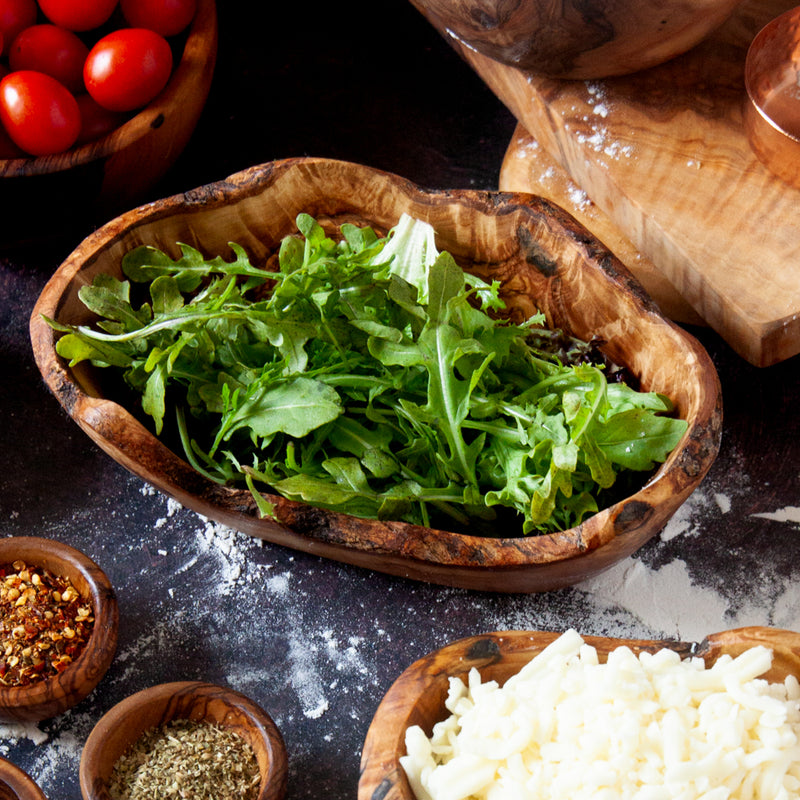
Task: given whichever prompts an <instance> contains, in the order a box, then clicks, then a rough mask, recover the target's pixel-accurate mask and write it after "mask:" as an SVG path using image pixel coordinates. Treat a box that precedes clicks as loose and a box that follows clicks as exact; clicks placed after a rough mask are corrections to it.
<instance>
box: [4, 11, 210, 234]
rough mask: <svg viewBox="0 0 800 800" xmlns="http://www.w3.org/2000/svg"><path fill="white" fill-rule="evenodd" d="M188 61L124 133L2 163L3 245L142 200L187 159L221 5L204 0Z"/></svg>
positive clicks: (189, 35)
mask: <svg viewBox="0 0 800 800" xmlns="http://www.w3.org/2000/svg"><path fill="white" fill-rule="evenodd" d="M180 36H185V37H186V41H185V44H184V46H183V53H182V55H181V57H180V60H178V59H177V57H176V60H175V66H174V68H173V72H172V76H171V77H170V80H169V82H168V83H167V85H166V87H165V88H164V89H163V90H162V92H161V93H160V94H159V95H158V97H156V98H155V99H154V100H153V101H152V102H150V103H149V104H148V105H147V106H145V107H144V108H143V109H141V110H140V111H138V112H137V113H136V114H135V116H133V117H131V118H130V119H129V120H127V121H126V122H125V123H124V124H123V125H121V126H120V127H119V128H117V129H116V130H114V131H112V132H111V133H109V134H108V135H106V136H104V137H102V138H101V139H98V140H96V141H94V142H89V143H87V144H83V145H79V146H76V147H73V148H72V149H70V150H68V151H66V152H64V153H57V154H55V155H50V156H39V157H32V156H31V157H27V158H11V159H0V208H2V209H3V220H2V224H1V225H0V246H11V245H16V244H18V243H20V242H24V241H27V240H30V239H31V238H35V239H41V238H42V237H43V236H47V235H49V234H50V233H51V232H53V231H56V232H59V231H62V230H67V229H68V226H69V225H70V223H74V222H82V223H83V224H84V225H85V224H86V220H87V218H89V215H90V214H92V213H97V212H105V217H104V218H106V219H107V218H108V217H109V216H111V215H113V214H117V213H119V212H120V211H122V210H123V209H127V208H130V207H131V206H132V205H135V204H136V203H138V202H140V201H141V200H142V198H143V196H144V194H145V193H146V192H147V190H148V189H150V188H151V187H152V186H154V185H155V183H156V182H157V181H158V180H159V179H160V178H161V177H162V176H163V175H164V174H165V173H166V171H167V170H168V169H169V168H170V167H171V166H172V164H173V163H174V161H175V159H176V158H177V157H178V156H179V155H180V154H181V152H182V151H183V149H184V147H185V146H186V144H187V142H188V141H189V137H190V136H191V134H192V131H194V128H195V126H196V124H197V121H198V119H199V118H200V113H201V112H202V110H203V106H204V105H205V102H206V99H207V97H208V92H209V89H210V87H211V79H212V77H213V73H214V65H215V63H216V56H217V13H216V5H215V0H198V3H197V11H196V13H195V16H194V19H193V20H192V23H191V25H190V27H189V30H188V32H186V33H184V34H181V35H180Z"/></svg>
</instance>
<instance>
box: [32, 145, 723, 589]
mask: <svg viewBox="0 0 800 800" xmlns="http://www.w3.org/2000/svg"><path fill="white" fill-rule="evenodd" d="M301 211H305V212H308V213H309V214H311V215H312V216H314V217H316V218H317V219H319V221H320V222H321V223H323V224H324V225H328V226H330V227H331V228H334V227H338V225H339V224H341V223H342V222H344V221H352V222H356V223H358V224H370V225H372V226H373V227H374V228H375V229H376V230H378V231H383V232H385V231H387V230H388V229H389V228H391V227H392V226H394V225H395V224H396V222H397V220H398V219H399V217H400V215H401V213H402V212H404V211H405V212H408V213H409V214H411V215H412V216H415V217H417V218H420V219H424V220H427V221H428V222H430V223H431V224H432V225H433V227H434V229H435V230H436V231H437V232H438V237H439V243H440V245H441V246H440V249H442V250H449V251H450V252H451V253H452V254H453V256H454V257H455V258H456V260H457V261H459V262H460V263H462V265H463V264H471V265H472V266H473V268H474V269H475V271H476V272H479V273H480V274H481V275H482V277H484V278H491V279H497V280H499V281H500V282H501V284H502V286H503V289H502V294H503V295H504V297H505V299H506V301H507V304H508V306H509V307H510V309H512V311H513V312H515V313H517V314H518V315H524V317H525V318H527V317H528V316H529V315H530V314H531V313H533V312H534V310H535V308H536V307H539V308H540V309H541V310H542V311H543V312H544V313H545V315H546V316H547V319H548V322H549V324H550V326H551V327H556V328H563V329H564V330H565V331H566V332H568V333H571V334H574V335H576V336H578V337H580V338H583V339H589V338H591V337H592V336H595V335H596V336H598V337H599V338H600V339H601V340H603V341H604V342H605V345H604V346H603V349H604V350H605V351H606V353H607V354H608V355H609V356H610V357H611V358H612V360H614V361H616V362H617V363H620V364H623V365H625V366H627V367H628V368H629V369H630V370H631V372H632V374H633V375H634V376H635V377H636V378H637V379H638V380H639V381H640V382H641V385H642V387H643V388H644V389H647V390H655V391H659V392H663V393H665V394H667V395H669V396H670V397H671V398H672V400H673V401H674V403H675V404H676V407H677V411H678V413H679V415H680V416H681V417H682V418H684V419H685V420H687V422H688V430H687V431H686V433H685V435H684V436H683V438H682V439H681V441H680V442H679V444H678V446H677V448H676V449H675V450H674V451H673V452H672V453H671V455H670V456H669V458H668V460H667V461H666V463H665V464H663V465H662V466H661V468H660V469H659V470H658V472H657V473H656V474H655V476H654V477H653V478H651V479H649V480H647V479H646V478H643V482H644V481H645V480H646V481H647V482H646V485H644V486H643V487H642V488H641V489H640V490H639V491H637V492H635V494H633V495H632V496H630V497H628V498H627V499H625V500H623V501H621V502H617V503H615V504H614V505H612V506H611V507H609V508H606V509H604V510H603V511H601V512H600V513H598V514H595V515H594V516H592V517H591V518H588V519H586V520H585V521H584V522H583V524H581V525H580V526H578V527H576V528H573V529H571V530H568V531H565V532H562V533H554V534H548V535H542V536H530V537H527V538H521V536H520V535H518V534H520V533H521V531H515V530H505V529H504V530H498V532H497V538H494V537H486V536H477V535H467V534H464V533H456V532H450V531H443V530H430V529H426V528H423V527H419V526H414V525H410V524H406V523H401V522H377V521H374V520H365V519H359V518H355V517H352V516H348V515H344V514H337V513H332V512H328V511H323V510H320V509H317V508H312V507H310V506H308V505H305V504H302V503H297V502H290V501H288V500H285V499H283V498H279V497H276V496H269V500H270V502H272V503H273V505H274V508H275V515H276V518H277V519H276V520H270V519H262V518H260V516H259V513H258V510H257V508H256V506H255V503H254V501H253V499H252V497H251V496H250V493H249V492H248V491H247V490H246V489H236V488H230V487H225V486H220V485H218V484H215V483H212V482H211V481H209V480H208V479H206V478H204V477H203V476H202V475H200V474H199V473H198V472H196V471H195V470H193V469H192V468H191V467H190V466H189V465H188V464H187V463H186V462H185V461H184V460H183V459H182V458H181V457H179V456H178V455H176V454H175V453H174V452H172V451H170V450H169V449H168V448H167V447H166V446H165V445H164V444H163V443H161V442H160V441H158V440H157V439H156V438H155V436H154V435H153V434H152V433H151V432H150V431H149V430H148V429H147V428H146V427H145V426H144V425H142V424H141V423H140V422H139V421H137V419H135V418H134V416H133V415H132V414H131V413H130V412H129V411H127V410H126V409H125V408H123V407H122V406H121V405H120V404H119V403H118V402H116V401H115V398H114V397H112V396H107V394H106V393H104V390H103V387H102V383H101V381H102V376H101V375H100V372H102V371H101V370H93V369H91V368H84V367H82V366H81V365H79V367H77V368H75V369H70V368H68V366H67V365H66V364H65V363H64V361H63V360H62V359H61V358H59V356H58V355H57V354H56V351H55V340H56V337H55V335H54V332H53V330H52V328H51V327H50V326H49V325H48V324H47V323H46V322H45V321H44V319H43V315H44V316H46V317H49V318H51V319H52V318H54V319H56V320H59V321H61V322H66V323H89V322H91V314H89V313H88V312H87V311H86V309H85V308H84V306H83V305H82V304H81V302H80V301H79V299H78V290H79V289H80V287H81V286H83V285H85V284H87V283H91V282H92V280H93V278H94V276H95V275H97V274H99V273H110V274H114V275H116V276H118V277H120V276H121V271H120V260H121V257H122V255H123V254H124V253H125V252H126V251H128V250H129V249H130V248H132V247H134V246H136V245H139V244H144V243H148V244H152V245H155V246H157V247H159V248H161V249H164V250H166V251H168V252H170V253H173V255H175V254H176V250H175V242H183V243H186V244H189V245H192V246H194V247H196V248H198V249H200V250H201V251H203V252H205V253H207V254H209V256H211V255H222V254H225V255H223V257H226V258H227V257H228V254H229V248H228V243H229V242H237V243H239V244H240V245H241V246H242V247H244V248H245V250H247V251H248V252H249V254H250V257H251V260H252V261H253V263H262V261H263V260H264V258H265V257H266V256H267V255H268V254H270V253H271V252H273V251H274V250H275V248H276V246H277V245H278V243H279V242H280V240H281V239H282V237H283V236H284V235H286V234H289V233H293V232H294V231H295V230H296V228H295V218H296V215H297V214H298V213H299V212H301ZM31 339H32V343H33V350H34V353H35V357H36V361H37V364H38V366H39V369H40V370H41V373H42V375H43V376H44V380H45V382H46V384H47V386H49V387H50V389H51V391H52V392H53V394H54V395H55V396H56V398H58V400H59V402H60V403H61V404H62V405H63V407H64V408H65V409H66V411H67V412H68V413H69V414H70V416H72V418H73V419H74V420H75V421H76V422H77V423H78V424H79V425H80V426H81V427H82V428H83V430H84V431H86V433H87V434H88V435H89V436H91V437H92V438H93V439H94V440H95V442H96V443H97V444H98V445H99V446H100V447H102V448H103V449H104V450H105V451H106V452H107V453H109V454H110V455H111V456H112V457H113V458H114V459H116V460H117V461H118V462H119V463H120V464H122V465H124V466H125V467H126V468H128V469H130V470H131V471H132V472H134V473H136V474H137V475H139V476H141V477H142V478H143V479H144V480H146V481H148V482H149V483H151V484H152V485H153V486H155V487H157V488H158V489H160V490H161V491H163V492H165V493H166V494H169V495H171V496H172V497H173V498H175V499H176V500H178V501H179V502H180V503H182V504H183V505H184V506H187V507H189V508H192V509H194V510H195V511H197V512H199V513H201V514H203V515H205V516H207V517H209V518H211V519H214V520H216V521H217V522H220V523H223V524H225V525H229V526H231V527H233V528H237V529H239V530H241V531H244V532H246V533H248V534H251V535H253V536H257V537H261V538H263V539H266V540H268V541H271V542H275V543H278V544H282V545H287V546H289V547H293V548H296V549H299V550H303V551H305V552H309V553H314V554H317V555H322V556H326V557H328V558H333V559H338V560H340V561H344V562H347V563H350V564H356V565H358V566H362V567H367V568H370V569H376V570H380V571H383V572H387V573H391V574H394V575H401V576H405V577H409V578H413V579H417V580H424V581H431V582H435V583H441V584H447V585H453V586H462V587H466V588H473V589H484V590H493V591H506V592H531V591H543V590H547V589H554V588H558V587H563V586H568V585H570V584H574V583H576V582H578V581H581V580H583V579H585V578H588V577H589V576H591V575H594V574H596V573H598V572H600V571H601V570H603V569H605V568H607V567H609V566H611V565H612V564H614V563H616V562H617V561H619V560H620V559H622V558H624V557H626V556H627V555H629V554H630V553H632V552H634V551H635V550H636V549H637V548H639V547H641V546H642V544H644V542H646V541H647V540H648V539H649V538H650V537H651V536H653V535H655V534H656V533H657V532H658V531H660V530H661V528H662V527H663V526H664V525H665V524H666V522H667V520H668V519H669V518H670V516H671V515H672V514H673V513H674V512H675V511H676V510H677V508H678V507H679V506H680V505H681V504H682V503H683V501H684V500H685V499H686V498H687V497H688V495H689V494H690V493H691V492H692V491H693V490H694V489H695V488H696V487H697V485H698V484H699V483H700V481H701V480H702V478H703V476H704V475H705V474H706V472H707V471H708V469H709V467H710V466H711V464H712V462H713V461H714V458H715V457H716V454H717V451H718V448H719V442H720V431H721V418H722V412H721V399H720V387H719V380H718V376H717V373H716V370H715V369H714V366H713V364H712V362H711V360H710V359H709V357H708V354H707V353H706V352H705V350H704V349H703V348H702V347H701V346H700V345H699V343H698V342H697V341H696V340H695V339H694V338H692V337H691V336H689V335H688V334H687V333H685V332H684V331H683V330H681V329H680V328H678V327H677V326H675V325H674V324H673V323H671V322H670V321H668V320H667V319H665V318H664V317H663V316H662V314H661V313H660V312H659V310H658V308H657V307H656V305H655V304H654V303H653V302H652V301H651V300H650V298H649V297H648V296H647V295H646V294H645V293H644V292H643V290H642V289H641V287H640V286H639V284H638V283H636V282H635V281H634V279H633V278H632V277H631V275H630V273H629V272H628V271H627V270H626V269H625V267H624V266H623V265H622V264H621V263H620V262H619V260H618V259H616V258H615V257H614V256H613V255H612V254H611V253H610V252H609V251H608V250H607V249H606V248H605V247H604V246H603V245H602V244H601V243H600V242H599V241H598V240H596V239H595V238H594V237H593V236H592V235H591V234H590V233H589V232H588V231H587V230H586V229H585V228H583V227H581V226H580V225H579V224H578V223H577V222H576V221H575V220H574V219H573V218H572V217H570V216H569V215H568V214H567V213H566V212H564V211H563V210H562V209H560V208H559V207H557V206H555V205H553V204H551V203H549V202H547V201H544V200H542V199H541V198H538V197H534V196H532V195H521V194H500V193H494V192H478V191H426V190H423V189H421V188H420V187H418V186H415V185H414V184H412V183H410V182H409V181H407V180H405V179H403V178H400V177H398V176H396V175H391V174H388V173H385V172H382V171H379V170H375V169H371V168H368V167H364V166H359V165H357V164H351V163H348V162H341V161H333V160H328V159H319V158H297V159H287V160H284V161H277V162H273V163H269V164H264V165H260V166H256V167H252V168H250V169H248V170H245V171H243V172H240V173H238V174H236V175H232V176H230V177H229V178H227V179H225V180H223V181H219V182H218V183H215V184H211V185H208V186H203V187H200V188H198V189H195V190H193V191H191V192H187V193H186V194H184V195H180V196H175V197H170V198H166V199H164V200H162V201H158V202H156V203H152V204H148V205H147V206H143V207H141V208H138V209H135V210H133V211H131V212H129V213H127V214H124V215H123V216H121V217H119V218H117V219H115V220H113V221H111V222H110V223H108V224H107V225H106V226H104V227H103V228H101V229H100V230H98V231H97V232H96V233H95V234H93V235H92V236H90V237H89V238H88V239H86V240H85V241H84V242H83V243H82V244H81V245H80V246H79V247H78V248H77V249H76V250H75V251H74V252H73V253H72V254H71V255H70V256H69V257H68V258H67V260H66V261H65V262H64V263H63V264H62V265H61V267H60V268H59V269H58V270H57V271H56V273H55V275H54V276H53V277H52V279H51V280H50V281H49V282H48V284H47V285H46V286H45V288H44V290H43V292H42V294H41V296H40V297H39V300H38V302H37V303H36V306H35V308H34V310H33V314H32V317H31Z"/></svg>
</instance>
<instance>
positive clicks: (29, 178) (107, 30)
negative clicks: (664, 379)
mask: <svg viewBox="0 0 800 800" xmlns="http://www.w3.org/2000/svg"><path fill="white" fill-rule="evenodd" d="M0 47H1V48H2V49H0V206H1V207H2V208H3V209H4V224H3V226H2V229H0V245H12V244H15V243H18V242H21V241H25V240H27V239H30V238H31V237H34V236H35V237H37V238H38V237H41V236H42V235H43V233H45V232H48V231H56V232H57V231H60V230H66V229H67V226H69V225H73V226H74V225H75V224H76V223H78V224H80V223H83V224H86V223H87V221H88V220H90V219H91V215H92V214H95V213H98V214H100V215H101V216H102V217H106V216H108V215H109V214H113V213H117V212H119V211H121V210H123V209H124V208H127V207H130V206H131V205H135V204H136V203H137V202H139V201H141V200H142V199H143V198H144V196H145V194H146V192H147V191H148V189H150V188H151V187H152V186H154V185H155V183H156V182H157V181H158V180H159V179H160V178H161V177H163V175H164V174H165V173H166V171H167V170H168V169H169V168H170V167H171V166H172V164H173V163H174V161H175V159H176V158H177V157H178V156H179V155H180V153H181V152H182V150H183V148H184V147H185V146H186V143H187V142H188V140H189V137H190V136H191V134H192V132H193V130H194V128H195V126H196V124H197V121H198V119H199V117H200V114H201V112H202V110H203V107H204V105H205V101H206V98H207V97H208V91H209V88H210V85H211V79H212V76H213V71H214V66H215V62H216V55H217V15H216V6H215V0H87V1H86V2H83V3H73V2H70V1H69V0H0ZM9 215H10V216H9Z"/></svg>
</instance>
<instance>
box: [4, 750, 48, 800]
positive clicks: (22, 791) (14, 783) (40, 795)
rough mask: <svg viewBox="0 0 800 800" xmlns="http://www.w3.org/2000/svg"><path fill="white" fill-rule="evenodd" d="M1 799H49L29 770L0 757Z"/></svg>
mask: <svg viewBox="0 0 800 800" xmlns="http://www.w3.org/2000/svg"><path fill="white" fill-rule="evenodd" d="M0 800H47V798H46V797H45V794H44V792H43V791H42V790H41V789H40V788H39V787H38V786H37V785H36V782H35V781H34V780H33V778H31V776H30V775H28V773H27V772H25V771H24V770H22V769H20V768H19V767H18V766H17V765H16V764H12V763H11V762H10V761H8V760H7V759H5V758H0Z"/></svg>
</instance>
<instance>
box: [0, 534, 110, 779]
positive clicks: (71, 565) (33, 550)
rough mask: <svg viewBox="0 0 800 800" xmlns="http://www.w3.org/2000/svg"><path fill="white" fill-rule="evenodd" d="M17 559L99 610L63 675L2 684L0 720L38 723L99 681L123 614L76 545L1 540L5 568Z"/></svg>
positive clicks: (96, 569) (101, 576)
mask: <svg viewBox="0 0 800 800" xmlns="http://www.w3.org/2000/svg"><path fill="white" fill-rule="evenodd" d="M17 559H20V560H22V561H24V562H25V563H26V564H27V565H28V566H38V567H42V568H44V569H47V570H49V571H50V572H52V573H53V574H54V575H61V576H63V577H65V578H69V580H70V581H71V583H72V585H73V586H74V587H75V588H76V589H77V590H78V592H79V593H80V595H81V596H82V597H84V598H86V599H87V600H88V601H90V602H91V604H92V609H93V611H94V626H93V629H92V633H91V635H90V637H89V640H88V642H87V643H86V645H85V646H84V649H83V651H82V653H81V654H80V655H79V656H78V657H77V658H76V659H75V661H74V662H73V663H72V664H71V665H70V666H69V667H67V669H65V670H64V672H62V673H60V674H59V675H56V676H53V677H51V678H48V679H46V680H43V681H38V682H35V683H32V684H30V685H28V686H3V685H0V722H15V721H24V722H38V721H40V720H44V719H49V718H51V717H55V716H57V715H58V714H61V713H63V712H64V711H66V710H67V709H69V708H72V706H74V705H76V704H77V703H79V702H80V701H81V700H83V699H84V698H85V697H87V696H88V695H89V693H90V692H91V691H92V690H93V689H94V688H95V687H96V686H97V684H98V683H99V682H100V680H101V679H102V677H103V676H104V675H105V673H106V671H107V670H108V668H109V666H110V665H111V661H112V659H113V658H114V653H115V652H116V649H117V631H118V627H119V610H118V607H117V599H116V594H115V592H114V589H113V587H112V586H111V583H110V581H109V580H108V577H107V576H106V574H105V573H104V572H103V571H102V570H101V569H100V567H99V566H98V565H97V564H95V562H94V561H92V560H91V559H90V558H89V557H88V556H86V555H84V554H83V553H81V552H80V551H79V550H76V549H75V548H74V547H70V546H69V545H67V544H64V543H62V542H57V541H55V540H53V539H43V538H40V537H37V536H12V537H7V538H4V539H0V564H11V563H13V562H14V561H16V560H17ZM0 777H1V776H0Z"/></svg>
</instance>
